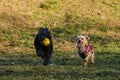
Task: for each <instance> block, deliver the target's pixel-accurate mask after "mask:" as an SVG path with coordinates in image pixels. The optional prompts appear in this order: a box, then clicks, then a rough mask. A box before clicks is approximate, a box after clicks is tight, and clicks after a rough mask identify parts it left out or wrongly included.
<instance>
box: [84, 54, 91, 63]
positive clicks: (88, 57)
mask: <svg viewBox="0 0 120 80" xmlns="http://www.w3.org/2000/svg"><path fill="white" fill-rule="evenodd" d="M90 57H91V54H89V53H88V55H87V57H86V58H85V59H83V60H82V64H83V65H87V63H88V61H89V59H90Z"/></svg>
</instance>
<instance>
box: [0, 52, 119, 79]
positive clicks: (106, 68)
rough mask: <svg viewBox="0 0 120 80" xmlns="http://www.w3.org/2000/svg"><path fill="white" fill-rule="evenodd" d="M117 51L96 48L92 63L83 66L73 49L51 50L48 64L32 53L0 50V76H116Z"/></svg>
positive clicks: (62, 77)
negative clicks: (100, 50)
mask: <svg viewBox="0 0 120 80" xmlns="http://www.w3.org/2000/svg"><path fill="white" fill-rule="evenodd" d="M119 56H120V54H119V53H118V52H109V51H106V52H104V51H103V52H96V59H95V62H96V63H95V65H92V64H89V65H88V67H85V68H83V67H82V66H81V63H80V59H79V57H78V55H77V54H76V51H54V53H53V56H52V58H51V63H52V64H53V65H51V66H43V65H42V61H41V59H40V58H38V57H36V55H35V53H13V54H8V53H2V54H0V80H119V79H120V77H119V74H120V71H119V70H120V67H119V66H120V63H119V61H120V57H119Z"/></svg>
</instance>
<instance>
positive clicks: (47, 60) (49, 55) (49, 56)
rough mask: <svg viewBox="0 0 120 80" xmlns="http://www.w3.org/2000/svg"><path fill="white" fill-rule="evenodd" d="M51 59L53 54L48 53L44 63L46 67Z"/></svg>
mask: <svg viewBox="0 0 120 80" xmlns="http://www.w3.org/2000/svg"><path fill="white" fill-rule="evenodd" d="M50 58H51V53H46V54H45V56H44V63H43V65H44V66H46V65H48V63H49V62H50Z"/></svg>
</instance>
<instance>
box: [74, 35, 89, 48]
mask: <svg viewBox="0 0 120 80" xmlns="http://www.w3.org/2000/svg"><path fill="white" fill-rule="evenodd" d="M76 39H77V45H79V46H81V45H85V44H88V39H89V37H88V36H83V35H79V36H77V38H76Z"/></svg>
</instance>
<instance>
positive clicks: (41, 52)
mask: <svg viewBox="0 0 120 80" xmlns="http://www.w3.org/2000/svg"><path fill="white" fill-rule="evenodd" d="M36 53H37V56H38V57H41V58H44V55H45V53H44V52H43V51H42V50H41V49H39V50H38V51H37V52H36Z"/></svg>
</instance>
